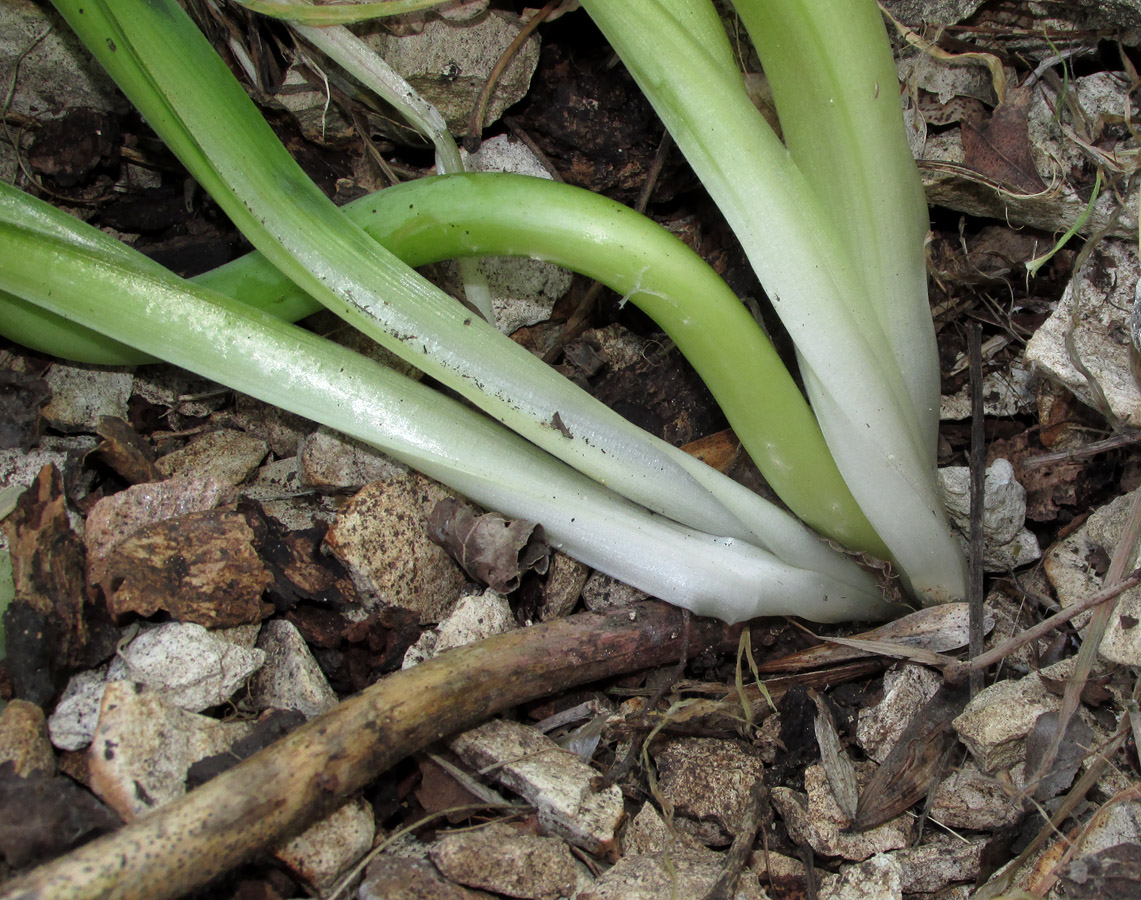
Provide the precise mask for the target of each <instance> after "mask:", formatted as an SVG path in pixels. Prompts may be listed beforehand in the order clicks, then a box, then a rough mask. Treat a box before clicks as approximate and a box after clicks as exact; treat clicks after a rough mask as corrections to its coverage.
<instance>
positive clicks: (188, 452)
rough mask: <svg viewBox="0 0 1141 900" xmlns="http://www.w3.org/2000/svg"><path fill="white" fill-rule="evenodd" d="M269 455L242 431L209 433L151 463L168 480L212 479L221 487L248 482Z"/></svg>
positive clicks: (264, 445)
mask: <svg viewBox="0 0 1141 900" xmlns="http://www.w3.org/2000/svg"><path fill="white" fill-rule="evenodd" d="M268 452H269V444H268V443H267V442H266V441H264V440H262V439H261V438H259V437H254V436H253V435H249V434H246V433H245V432H243V431H232V430H229V429H222V430H219V431H211V432H209V433H207V434H204V435H202V436H201V437H199V438H198V439H197V440H195V441H192V442H191V443H189V444H187V445H186V446H185V447H183V448H181V449H180V450H174V451H173V452H171V453H168V454H166V455H165V456H160V457H159V458H158V459H157V460H155V466H156V467H157V468H158V470H159V471H160V472H162V474H163V475H165V476H167V477H168V478H213V479H214V480H215V481H218V482H220V483H221V484H229V485H235V486H236V485H239V484H242V483H243V482H245V481H248V480H249V479H250V477H251V476H252V475H253V474H254V472H256V471H257V468H258V466H259V465H261V461H262V460H263V459H265V456H266V454H267V453H268Z"/></svg>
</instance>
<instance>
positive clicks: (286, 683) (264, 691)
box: [250, 619, 337, 719]
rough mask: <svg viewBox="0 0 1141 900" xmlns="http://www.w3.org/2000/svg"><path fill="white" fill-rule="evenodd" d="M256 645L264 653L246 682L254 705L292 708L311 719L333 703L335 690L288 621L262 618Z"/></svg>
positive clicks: (334, 704) (335, 696)
mask: <svg viewBox="0 0 1141 900" xmlns="http://www.w3.org/2000/svg"><path fill="white" fill-rule="evenodd" d="M258 649H259V650H260V651H261V652H262V653H264V654H265V665H263V666H262V667H261V668H260V669H259V670H258V672H257V674H256V675H254V677H253V680H252V681H251V682H250V701H251V702H252V703H253V704H254V706H255V707H256V708H258V709H271V708H274V709H295V710H297V711H298V712H300V713H302V714H303V715H304V716H305V717H306V718H308V719H312V718H313V717H314V716H319V715H321V713H323V712H327V711H328V710H330V709H332V708H333V707H334V706H336V705H337V695H336V693H334V691H333V689H332V688H331V687H329V681H328V679H326V678H325V673H324V672H322V671H321V667H320V666H319V665H317V660H316V659H314V658H313V653H312V652H311V651H310V650H309V645H308V644H306V643H305V638H303V637H302V636H301V632H299V631H298V630H297V627H296V626H295V625H294V624H293V623H292V622H288V621H286V620H285V619H271V620H270V621H268V622H266V623H265V625H263V626H262V630H261V635H260V636H259V637H258Z"/></svg>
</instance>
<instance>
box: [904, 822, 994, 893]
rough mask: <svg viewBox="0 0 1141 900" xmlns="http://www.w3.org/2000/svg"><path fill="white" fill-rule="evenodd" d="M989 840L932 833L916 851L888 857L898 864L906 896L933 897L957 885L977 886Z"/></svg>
mask: <svg viewBox="0 0 1141 900" xmlns="http://www.w3.org/2000/svg"><path fill="white" fill-rule="evenodd" d="M986 843H987V842H986V840H984V839H981V838H972V839H964V838H962V837H960V836H959V835H952V834H940V833H932V834H928V835H926V836H925V837H924V838H923V843H922V844H920V845H919V846H917V847H907V848H905V849H903V850H893V851H892V852H891V853H889V854H887V855H888V856H890V857H891V858H892V859H894V860H896V861H897V862H898V863H899V869H900V875H901V887H902V889H903V892H904V893H905V894H934V893H935V892H936V891H941V890H943V888H945V887H947V885H949V884H954V883H956V882H964V881H965V882H970V883H974V880H975V878H976V877H977V876H978V874H979V861H980V859H981V858H982V852H983V849H984V848H985V847H986Z"/></svg>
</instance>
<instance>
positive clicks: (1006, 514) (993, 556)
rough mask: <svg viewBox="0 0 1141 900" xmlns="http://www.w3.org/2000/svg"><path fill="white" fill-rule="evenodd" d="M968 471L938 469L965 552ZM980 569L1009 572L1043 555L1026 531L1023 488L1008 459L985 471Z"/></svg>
mask: <svg viewBox="0 0 1141 900" xmlns="http://www.w3.org/2000/svg"><path fill="white" fill-rule="evenodd" d="M970 483H971V470H970V469H969V468H967V467H966V466H949V467H947V468H943V469H940V470H939V484H940V486H941V488H942V491H943V499H944V500H945V501H946V504H947V512H948V514H949V515H950V517H951V522H952V523H953V524H954V526H955V528H956V530H957V532H958V534H959V540H960V543H961V544H962V545H963V548H964V551H965V550H966V549H967V538H966V535H969V534H970V517H971V486H970ZM983 540H984V544H983V566H984V568H985V569H986V571H988V572H1008V571H1010V570H1011V569H1014V568H1018V567H1020V566H1024V565H1028V564H1029V563H1032V562H1034V560H1036V559H1038V558H1039V557H1040V556H1041V555H1042V551H1041V549H1040V548H1039V546H1038V538H1037V537H1035V536H1034V534H1033V532H1031V531H1030V530H1029V529H1027V528H1026V489H1025V488H1023V487H1022V485H1020V484H1019V483H1018V482H1017V481H1016V480H1015V478H1014V467H1013V466H1012V465H1011V464H1010V462H1009V460H1005V459H996V460H995V461H994V462H993V463H991V465H990V466H988V467H987V471H986V483H985V487H984V497H983Z"/></svg>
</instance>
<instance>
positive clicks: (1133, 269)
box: [1026, 240, 1141, 428]
mask: <svg viewBox="0 0 1141 900" xmlns="http://www.w3.org/2000/svg"><path fill="white" fill-rule="evenodd" d="M1139 275H1141V265H1139V263H1138V259H1137V247H1136V241H1135V240H1134V241H1123V240H1105V241H1102V242H1101V243H1099V244H1098V246H1097V249H1096V250H1095V251H1094V252H1093V253H1092V254H1091V256H1090V259H1089V261H1088V262H1087V263H1086V264H1085V265H1084V266H1083V267H1082V270H1081V271H1080V272H1079V273H1078V275H1077V277H1076V278H1075V279H1073V280H1071V282H1070V283H1069V284H1068V285H1067V286H1066V290H1065V292H1064V293H1063V294H1062V299H1061V300H1059V301H1058V305H1057V308H1056V309H1055V310H1054V312H1053V313H1052V314H1051V316H1050V318H1049V319H1047V320H1046V322H1045V323H1044V324H1043V325H1042V326H1041V327H1040V328H1039V329H1038V330H1037V331H1036V332H1034V335H1033V337H1031V338H1030V341H1029V342H1028V343H1027V345H1026V359H1027V360H1028V361H1029V362H1030V363H1032V364H1033V365H1034V366H1035V368H1036V369H1037V370H1038V371H1039V372H1040V373H1041V374H1043V375H1045V376H1046V377H1047V378H1050V379H1051V380H1052V381H1055V382H1057V383H1058V384H1060V385H1062V386H1063V387H1065V388H1066V389H1068V390H1069V391H1070V392H1072V393H1073V394H1074V395H1075V396H1076V397H1077V398H1078V399H1079V400H1081V401H1082V402H1083V403H1085V404H1087V405H1088V406H1091V407H1093V408H1094V409H1100V408H1101V407H1102V406H1103V405H1104V404H1103V403H1102V402H1101V401H1100V398H1099V397H1097V396H1096V394H1095V393H1094V392H1093V391H1091V389H1090V386H1089V382H1088V381H1087V379H1086V376H1085V374H1084V373H1083V372H1082V371H1080V369H1079V368H1078V366H1075V365H1074V356H1076V358H1077V360H1078V361H1079V362H1080V364H1081V366H1082V367H1083V368H1085V369H1086V370H1087V371H1088V372H1089V374H1090V375H1091V376H1092V378H1093V380H1094V381H1095V382H1096V383H1097V385H1098V387H1099V388H1100V390H1101V393H1102V394H1103V395H1104V397H1105V402H1107V403H1108V404H1109V410H1110V411H1111V412H1112V414H1113V415H1114V416H1116V417H1117V418H1118V419H1120V420H1121V421H1122V424H1124V425H1126V426H1128V427H1131V428H1136V427H1138V426H1139V425H1141V390H1139V389H1138V386H1137V383H1136V381H1134V379H1133V369H1132V366H1131V364H1130V361H1129V345H1130V338H1129V315H1130V311H1131V310H1132V308H1133V300H1134V295H1135V291H1136V287H1137V282H1138V278H1139ZM1067 335H1070V337H1071V341H1070V343H1071V346H1070V347H1067V341H1066V337H1067ZM1071 349H1072V351H1073V352H1072V353H1071Z"/></svg>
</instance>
